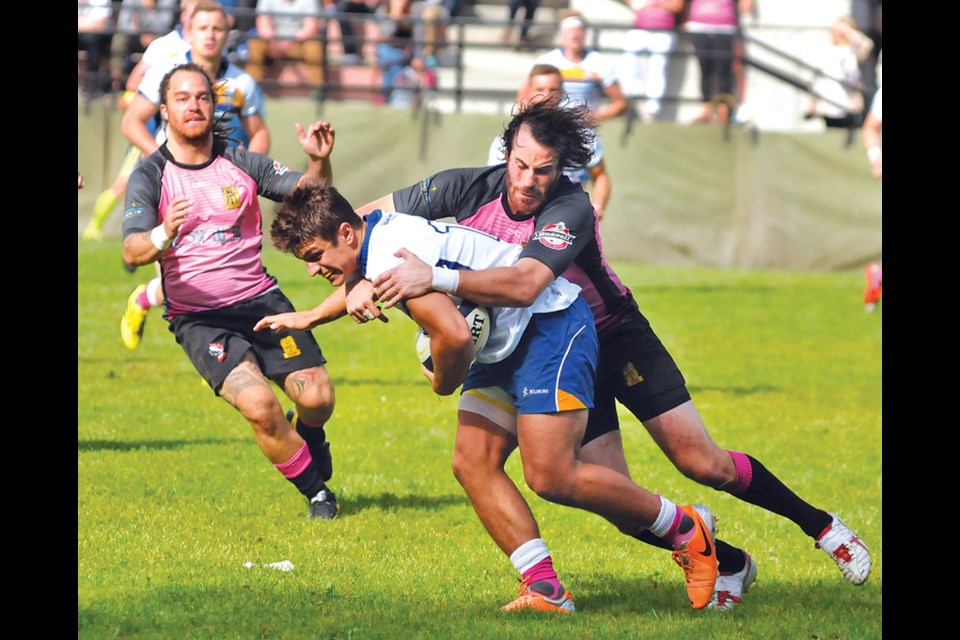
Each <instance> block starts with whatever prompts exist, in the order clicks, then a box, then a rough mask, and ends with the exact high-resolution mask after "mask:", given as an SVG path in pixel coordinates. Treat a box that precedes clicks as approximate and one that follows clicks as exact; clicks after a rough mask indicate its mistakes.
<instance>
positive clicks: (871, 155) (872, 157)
mask: <svg viewBox="0 0 960 640" xmlns="http://www.w3.org/2000/svg"><path fill="white" fill-rule="evenodd" d="M881 156H883V149H881V148H880V147H870V148H869V149H867V160H869V161H870V162H876V161H877V159H878V158H880V157H881Z"/></svg>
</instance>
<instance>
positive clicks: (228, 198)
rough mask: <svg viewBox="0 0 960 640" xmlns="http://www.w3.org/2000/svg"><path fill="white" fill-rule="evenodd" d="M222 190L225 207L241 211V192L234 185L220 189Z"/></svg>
mask: <svg viewBox="0 0 960 640" xmlns="http://www.w3.org/2000/svg"><path fill="white" fill-rule="evenodd" d="M220 190H221V191H222V192H223V206H224V207H226V208H227V209H239V208H240V192H239V191H237V188H236V187H235V186H233V185H230V186H227V187H220Z"/></svg>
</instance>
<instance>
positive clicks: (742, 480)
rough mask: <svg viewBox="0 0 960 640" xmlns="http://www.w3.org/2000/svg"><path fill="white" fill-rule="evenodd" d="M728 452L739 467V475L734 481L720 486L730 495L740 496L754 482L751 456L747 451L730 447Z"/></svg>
mask: <svg viewBox="0 0 960 640" xmlns="http://www.w3.org/2000/svg"><path fill="white" fill-rule="evenodd" d="M727 453H728V454H729V455H730V457H731V458H732V459H733V464H734V466H735V467H736V468H737V477H736V478H734V479H733V482H728V483H727V484H725V485H723V486H722V487H720V488H721V489H723V490H724V491H726V492H727V493H729V494H730V495H734V496H739V495H741V494H742V493H743V492H744V491H746V490H747V489H748V488H749V487H750V483H751V482H753V465H752V464H750V458H749V456H747V454H745V453H740V452H739V451H731V450H729V449H727Z"/></svg>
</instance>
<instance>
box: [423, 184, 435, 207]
mask: <svg viewBox="0 0 960 640" xmlns="http://www.w3.org/2000/svg"><path fill="white" fill-rule="evenodd" d="M436 191H437V188H436V187H435V186H433V178H427V179H426V180H421V181H420V198H421V199H422V200H423V201H424V202H425V203H427V204H430V201H431V200H433V194H434V193H436Z"/></svg>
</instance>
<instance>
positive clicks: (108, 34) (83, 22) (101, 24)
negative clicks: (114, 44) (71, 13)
mask: <svg viewBox="0 0 960 640" xmlns="http://www.w3.org/2000/svg"><path fill="white" fill-rule="evenodd" d="M111 11H112V10H111V7H110V0H77V51H78V52H79V51H83V52H84V53H85V55H86V61H85V64H84V76H85V77H84V82H83V86H84V91H85V93H86V94H87V95H97V94H100V93H104V92H106V91H109V90H110V80H109V75H107V74H101V73H100V67H101V66H102V65H103V61H104V60H107V59H108V58H109V56H110V40H111V38H112V36H113V34H112V31H111V30H112V29H113V18H112V13H111Z"/></svg>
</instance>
